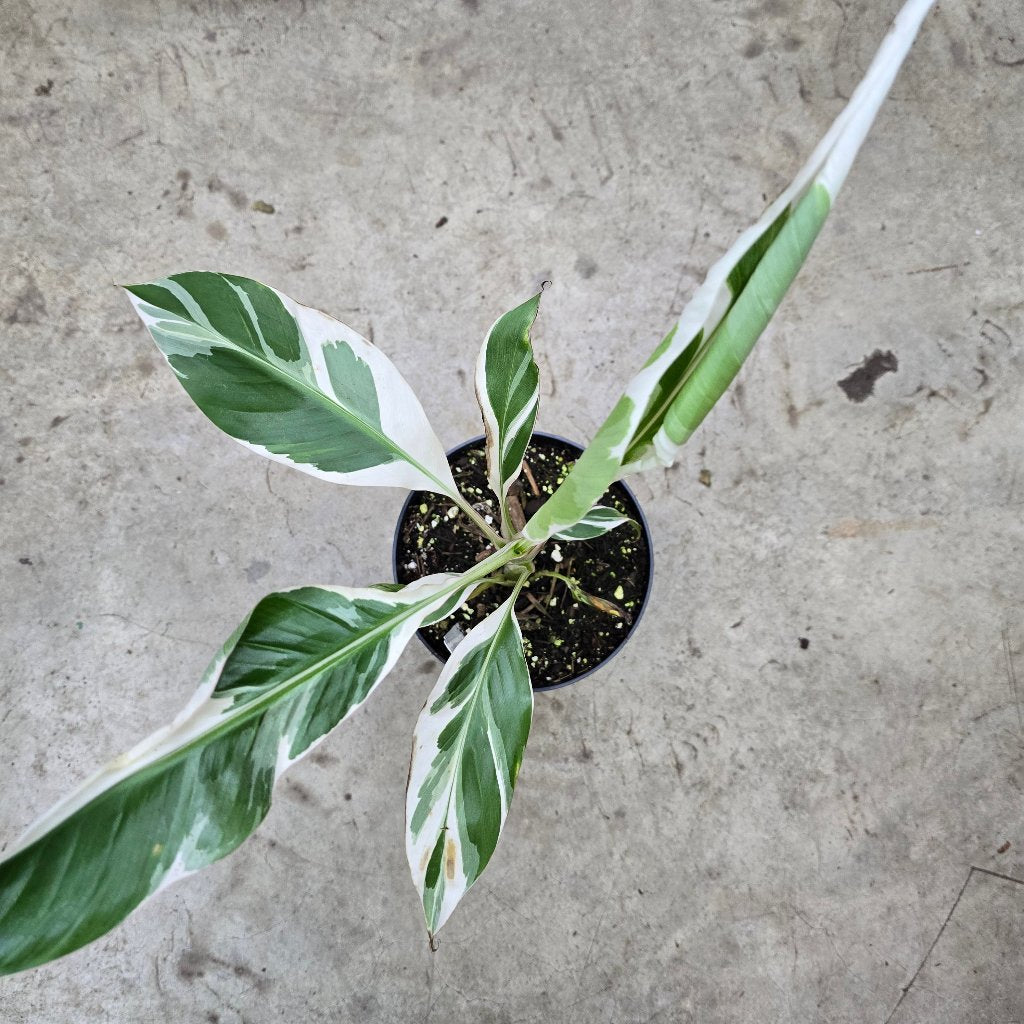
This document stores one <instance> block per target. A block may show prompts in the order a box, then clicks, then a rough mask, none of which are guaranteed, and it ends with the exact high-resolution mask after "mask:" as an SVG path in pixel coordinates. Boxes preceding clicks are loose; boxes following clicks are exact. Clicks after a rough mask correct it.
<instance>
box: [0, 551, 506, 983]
mask: <svg viewBox="0 0 1024 1024" xmlns="http://www.w3.org/2000/svg"><path fill="white" fill-rule="evenodd" d="M498 560H499V559H497V558H492V559H489V560H488V563H489V564H491V565H493V564H494V563H495V562H496V561H498ZM481 564H483V563H481ZM478 577H479V572H478V571H476V570H474V572H473V573H469V574H466V576H465V577H458V576H449V575H437V576H429V577H425V578H424V579H421V580H417V581H416V582H414V583H411V584H409V585H408V586H407V587H405V588H403V589H401V590H399V591H396V592H388V591H386V590H382V589H376V588H362V589H360V588H340V587H301V588H298V589H296V590H287V591H282V592H279V593H274V594H270V595H269V596H268V597H265V598H264V599H263V600H262V601H260V603H259V604H258V605H256V607H255V608H254V609H253V611H252V612H251V613H250V615H249V616H248V618H247V619H246V620H245V621H244V622H243V623H242V624H241V625H240V626H239V627H238V629H237V630H236V631H235V633H234V634H233V635H232V636H231V638H230V639H229V640H228V642H227V643H226V644H225V645H224V647H223V648H222V650H221V651H220V653H219V654H218V655H217V657H216V658H215V659H214V661H213V663H212V664H211V665H210V667H209V669H208V670H207V672H206V675H205V677H204V679H203V682H202V684H201V686H200V687H199V690H198V691H197V692H196V694H195V696H194V697H193V699H192V700H191V702H190V703H189V704H188V706H187V707H186V708H185V709H184V710H183V711H182V712H181V714H180V715H178V717H177V718H176V719H175V720H174V721H173V722H172V723H171V724H170V725H168V726H166V727H164V728H162V729H160V730H159V731H157V732H156V733H154V734H153V735H152V736H150V737H149V738H148V739H146V740H144V741H143V742H141V743H140V744H138V745H137V746H136V747H134V748H133V749H131V750H129V751H128V752H127V753H126V754H124V755H123V756H121V757H119V758H117V759H116V760H114V761H112V762H111V763H110V764H108V765H107V766H106V767H105V768H103V769H101V770H100V771H99V772H97V773H96V774H95V775H93V776H92V777H91V778H90V779H88V780H87V781H86V782H85V783H83V784H82V785H81V786H80V787H79V788H78V789H77V790H75V791H74V792H72V793H71V794H70V795H69V796H67V797H66V798H65V799H63V800H62V801H60V803H58V804H57V805H56V806H54V807H53V808H52V809H51V810H50V811H48V812H47V813H46V814H44V815H43V816H42V817H41V818H40V819H39V820H38V821H37V822H36V823H35V824H34V825H33V826H32V827H31V828H29V830H28V831H27V832H26V834H25V835H24V836H23V837H22V838H21V840H20V841H19V842H18V843H17V844H16V845H15V846H14V847H13V848H12V849H11V850H10V851H9V852H7V853H6V855H5V857H4V859H3V860H2V861H0V974H9V973H13V972H15V971H20V970H24V969H25V968H28V967H33V966H36V965H37V964H41V963H45V962H46V961H48V960H53V959H55V958H56V957H59V956H63V955H64V954H65V953H69V952H71V951H72V950H74V949H78V948H79V947H80V946H82V945H84V944H85V943H87V942H90V941H91V940H93V939H95V938H97V937H98V936H100V935H102V934H104V933H105V932H107V931H109V930H110V929H111V928H113V927H114V926H115V925H116V924H118V923H119V922H120V921H122V920H123V919H124V918H125V917H126V916H127V915H128V914H129V913H130V912H131V911H132V910H133V909H134V908H135V907H137V906H138V905H139V904H140V903H141V902H142V901H143V900H145V899H146V898H147V897H149V896H152V895H153V894H154V893H156V892H158V891H159V890H160V889H162V888H164V887H165V886H167V885H169V884H170V883H171V882H173V881H175V880H177V879H179V878H183V877H185V876H186V875H189V874H192V873H193V872H194V871H197V870H198V869H199V868H202V867H205V866H206V865H208V864H211V863H213V862H214V861H216V860H218V859H220V858H221V857H224V856H225V855H226V854H228V853H230V852H231V851H232V850H234V849H235V848H236V847H237V846H238V845H239V844H240V843H241V842H242V841H243V840H244V839H245V838H246V837H247V836H248V835H249V834H250V833H251V832H252V831H253V830H254V829H255V828H256V826H257V825H258V824H259V823H260V822H261V821H262V820H263V817H264V816H265V815H266V813H267V810H268V809H269V807H270V801H271V791H272V790H273V787H274V783H275V781H276V780H277V779H278V778H279V777H280V775H281V773H282V772H283V771H284V770H285V769H286V768H288V767H289V765H291V764H292V763H293V762H294V761H296V760H297V759H298V758H300V757H301V756H303V755H304V754H306V753H307V752H308V751H309V750H311V749H312V748H313V747H314V746H315V745H316V744H317V743H319V742H320V741H321V740H322V739H323V738H324V736H326V734H327V733H328V732H329V731H330V730H331V729H333V728H334V726H336V725H337V724H338V723H339V722H341V721H342V720H343V719H344V718H346V717H347V716H348V715H350V714H351V713H352V712H353V711H354V710H355V709H356V708H357V707H359V705H360V704H362V702H363V701H364V700H366V698H367V697H368V696H369V694H370V692H371V691H372V690H373V688H374V687H375V686H376V685H377V684H378V683H379V682H380V680H381V679H383V678H384V676H385V675H387V673H388V672H389V671H390V669H391V667H392V666H393V665H394V663H395V661H396V659H397V658H398V656H399V654H400V653H401V652H402V650H403V648H404V647H405V645H406V643H407V642H408V641H409V639H410V637H411V636H412V635H413V633H414V632H415V630H416V629H417V628H418V627H419V626H420V625H421V624H423V623H424V622H431V621H437V620H439V619H441V618H444V617H445V616H447V615H449V614H451V613H452V611H454V609H455V608H456V607H458V605H459V604H460V603H461V602H462V601H463V600H464V599H465V597H466V596H467V594H468V592H469V590H471V589H472V587H473V586H474V580H475V579H476V578H478ZM133 699H134V698H133ZM11 795H12V796H13V794H11Z"/></svg>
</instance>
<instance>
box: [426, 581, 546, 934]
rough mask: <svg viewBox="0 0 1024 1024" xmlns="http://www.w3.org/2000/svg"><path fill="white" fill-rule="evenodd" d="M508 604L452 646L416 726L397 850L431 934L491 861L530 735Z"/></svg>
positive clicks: (528, 703)
mask: <svg viewBox="0 0 1024 1024" xmlns="http://www.w3.org/2000/svg"><path fill="white" fill-rule="evenodd" d="M514 604H515V595H513V596H512V597H510V598H509V599H508V600H507V601H506V602H505V603H504V604H503V605H502V606H501V607H500V608H498V609H497V610H495V611H494V612H492V613H491V614H490V615H489V616H488V617H487V618H486V619H484V620H483V622H481V623H480V624H479V625H477V626H475V627H474V628H473V629H472V630H470V632H469V634H468V635H467V636H466V638H465V639H464V640H463V641H462V643H460V644H459V646H458V647H456V648H455V652H454V653H453V654H452V656H451V658H449V660H448V662H447V664H446V665H445V667H444V669H443V671H442V672H441V676H440V678H439V679H438V681H437V685H436V686H435V687H434V689H433V690H432V691H431V694H430V696H429V697H428V698H427V703H426V705H425V706H424V708H423V711H422V713H421V714H420V717H419V720H418V721H417V723H416V732H415V735H414V738H413V752H412V763H411V765H410V768H409V788H408V793H407V796H406V853H407V854H408V857H409V867H410V868H411V870H412V877H413V881H414V882H415V884H416V888H417V889H418V890H419V893H420V897H421V898H422V901H423V912H424V915H425V917H426V921H427V929H428V931H429V932H430V934H431V935H434V934H435V933H436V932H437V931H438V929H439V928H440V927H441V926H442V925H443V924H444V923H445V921H447V920H448V917H449V915H450V914H451V912H452V911H453V910H454V909H455V906H456V904H457V903H458V902H459V900H460V899H461V898H462V896H463V895H464V894H465V892H466V890H467V889H468V888H469V887H470V886H471V885H472V884H473V883H474V882H475V881H476V880H477V879H478V878H479V877H480V874H481V873H482V872H483V870H484V868H485V867H486V866H487V863H488V861H489V860H490V859H491V854H492V853H493V852H494V848H495V846H496V844H497V842H498V837H499V835H500V834H501V829H502V826H503V825H504V823H505V816H506V815H507V814H508V807H509V803H510V801H511V799H512V791H513V789H514V788H515V784H516V776H517V775H518V774H519V766H520V764H521V763H522V759H523V750H524V749H525V747H526V739H527V736H528V735H529V732H530V720H531V718H532V716H533V688H532V687H531V685H530V673H529V670H528V668H527V665H526V656H525V655H524V654H523V643H522V635H521V633H520V632H519V624H518V622H517V621H516V617H515V613H514V611H513V606H514Z"/></svg>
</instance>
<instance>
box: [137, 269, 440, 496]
mask: <svg viewBox="0 0 1024 1024" xmlns="http://www.w3.org/2000/svg"><path fill="white" fill-rule="evenodd" d="M126 291H127V292H128V293H129V295H130V297H131V300H132V303H133V305H134V306H135V310H136V312H137V313H138V314H139V316H140V317H141V318H142V321H143V323H144V324H145V325H146V326H147V327H148V328H149V331H150V333H151V334H152V336H153V340H154V341H155V342H156V343H157V345H158V346H159V348H160V350H161V351H162V352H163V354H164V355H165V356H166V357H167V361H168V362H169V363H170V364H171V367H172V368H173V370H174V372H175V373H176V374H177V375H178V379H179V380H180V381H181V383H182V386H183V387H184V388H185V390H186V391H187V392H188V393H189V395H190V396H191V397H192V399H193V400H194V401H195V403H196V405H198V406H199V408H200V409H201V410H202V411H203V412H204V413H205V414H206V415H207V416H208V417H209V418H210V419H211V420H212V421H213V422H214V423H215V424H216V425H217V426H218V427H220V428H221V430H223V431H225V433H227V434H230V435H231V436H232V437H233V438H235V439H236V440H238V441H241V442H242V443H243V444H244V445H246V446H247V447H248V448H252V449H253V450H254V451H257V452H259V453H260V454H262V455H266V456H267V457H268V458H271V459H273V460H275V461H276V462H283V463H286V464H287V465H291V466H295V467H296V468H297V469H301V470H302V471H303V472H306V473H310V474H312V475H313V476H317V477H320V478H322V479H325V480H331V481H334V482H336V483H346V484H367V485H378V486H384V487H405V488H409V489H411V490H428V491H436V492H439V493H442V494H446V495H449V496H451V497H455V496H456V494H457V491H456V488H455V482H454V480H453V479H452V475H451V471H450V470H449V468H448V460H447V459H446V458H445V454H444V449H443V447H442V445H441V442H440V441H439V440H438V438H437V436H436V435H435V434H434V432H433V430H432V429H431V427H430V424H429V423H428V422H427V418H426V415H425V414H424V412H423V407H422V406H421V405H420V403H419V400H418V399H417V398H416V396H415V394H413V391H412V389H411V388H410V387H409V385H408V384H407V383H406V381H405V380H404V378H403V377H402V375H401V374H400V373H399V372H398V370H397V369H395V366H394V364H393V363H392V362H391V361H390V360H389V359H388V358H387V356H385V355H384V353H383V352H381V351H380V349H378V348H376V347H375V346H374V345H371V344H370V342H368V341H367V340H366V339H365V338H362V337H360V336H359V335H358V334H357V333H356V332H355V331H353V330H352V329H351V328H350V327H346V326H345V325H344V324H343V323H340V322H339V321H337V320H335V319H333V318H332V317H329V316H327V315H326V314H325V313H321V312H319V311H318V310H315V309H311V308H309V307H308V306H302V305H300V304H299V303H297V302H295V301H294V300H293V299H290V298H288V296H286V295H282V294H281V293H280V292H277V291H275V290H274V289H273V288H268V287H267V286H266V285H263V284H260V283H259V282H257V281H251V280H249V279H248V278H244V277H233V276H231V275H229V274H213V273H201V272H192V273H185V274H176V275H174V276H173V277H168V278H165V279H163V280H160V281H154V282H152V283H151V284H139V285H129V286H127V288H126Z"/></svg>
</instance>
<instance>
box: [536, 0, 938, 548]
mask: <svg viewBox="0 0 1024 1024" xmlns="http://www.w3.org/2000/svg"><path fill="white" fill-rule="evenodd" d="M933 2H934V0H908V2H907V3H906V4H905V5H904V7H903V9H902V10H901V11H900V13H899V14H898V15H897V17H896V19H895V21H894V23H893V25H892V28H891V29H890V31H889V33H888V35H887V36H886V38H885V39H884V41H883V42H882V45H881V47H880V49H879V51H878V53H877V55H876V56H875V59H874V61H873V62H872V64H871V67H870V68H869V69H868V72H867V74H866V75H865V77H864V80H863V81H862V82H861V83H860V85H859V86H858V87H857V88H856V89H855V90H854V93H853V96H852V97H851V98H850V102H849V103H848V104H847V106H846V107H845V109H844V110H843V111H842V113H840V115H839V116H838V117H837V118H836V120H835V122H834V123H833V124H832V127H831V128H830V129H829V131H828V132H827V133H826V135H825V136H824V138H823V139H822V140H821V142H820V143H819V144H818V146H817V148H816V149H815V150H814V153H813V154H812V155H811V158H810V160H808V162H807V163H806V165H805V166H804V167H803V168H802V169H801V170H800V172H799V173H798V174H797V176H796V178H795V179H794V180H793V182H792V184H791V185H790V186H789V187H788V188H787V189H786V190H785V191H784V192H783V193H782V195H780V196H779V198H778V199H776V200H775V202H773V203H772V204H771V205H770V206H769V207H768V209H767V210H766V211H765V212H764V214H763V216H762V217H761V219H760V220H759V221H758V222H757V223H756V224H755V225H754V226H753V227H751V228H749V229H748V230H747V231H745V232H743V234H741V235H740V236H739V238H737V240H736V242H735V243H734V244H733V246H732V247H731V248H730V249H729V251H728V252H727V253H726V254H725V255H724V256H723V257H722V258H721V259H720V260H719V261H718V262H717V263H716V264H715V265H714V266H713V267H712V268H711V270H710V271H709V273H708V276H707V278H706V279H705V281H704V283H703V284H702V285H701V286H700V288H698V289H697V291H696V292H695V293H694V296H693V298H692V300H691V301H690V302H689V304H688V305H687V306H686V308H685V309H684V310H683V313H682V316H681V317H680V318H679V322H678V324H677V325H676V326H675V327H674V328H673V329H672V331H670V332H669V334H668V336H667V337H666V338H665V339H664V341H662V343H661V344H660V345H659V346H658V348H657V349H655V351H654V353H653V355H652V356H651V358H650V359H649V360H648V361H647V363H646V365H645V366H644V367H643V369H641V370H640V372H639V373H638V374H637V375H636V376H635V377H634V378H633V379H632V380H631V381H630V382H629V384H628V385H627V387H626V390H625V393H624V394H623V395H622V397H621V398H620V399H619V401H618V403H617V404H616V405H615V407H614V409H613V410H612V412H611V414H610V415H609V417H608V419H607V420H605V422H604V424H603V425H602V426H601V428H600V429H599V431H598V433H597V435H596V436H595V437H594V440H593V441H592V442H591V444H590V446H589V447H588V448H587V450H586V451H585V452H584V453H583V455H582V456H581V457H580V459H579V460H578V461H577V462H576V464H575V466H574V467H573V468H572V470H570V472H569V473H568V475H567V476H566V478H565V481H564V482H563V484H562V485H561V486H560V487H559V488H558V489H557V490H556V491H555V493H554V494H553V495H552V497H551V499H550V500H549V501H548V502H546V503H545V504H544V505H543V506H542V507H541V508H540V509H539V510H538V511H537V513H536V514H535V515H534V517H533V519H531V520H530V522H529V523H527V526H526V530H525V531H524V536H526V537H528V538H530V539H531V540H534V541H537V542H540V541H542V540H545V539H546V538H548V537H550V536H552V535H554V534H555V533H557V532H558V531H560V530H564V529H566V528H568V527H570V526H572V525H573V524H574V523H575V522H577V521H578V520H579V518H580V517H581V516H582V515H583V514H584V513H585V512H586V510H587V509H588V508H590V507H591V505H593V503H594V502H595V501H597V500H598V498H600V496H601V495H602V494H603V493H604V491H605V490H606V489H607V488H608V486H609V484H611V483H612V482H613V481H614V480H616V479H618V478H619V477H620V476H622V475H623V474H624V473H628V472H632V471H635V470H639V469H645V468H648V467H651V466H655V465H666V466H668V465H671V464H672V462H673V461H674V459H675V457H676V455H677V453H678V451H679V447H680V446H681V445H682V444H683V443H684V442H685V441H686V440H687V439H688V438H689V437H690V436H691V434H692V433H693V432H694V431H695V430H696V429H697V427H698V425H699V424H700V422H701V421H702V420H703V419H704V417H705V416H706V415H707V414H708V412H709V411H710V410H711V408H712V406H713V405H714V404H715V402H717V401H718V399H719V398H720V397H721V395H722V394H723V392H724V391H725V389H726V388H727V387H728V386H729V384H730V383H731V382H732V380H733V378H734V377H735V376H736V373H737V372H738V371H739V368H740V366H741V365H742V363H743V361H744V359H746V357H747V355H749V353H750V351H751V349H752V348H753V346H754V344H755V342H756V341H757V339H758V337H760V335H761V332H762V331H763V330H764V328H765V326H766V325H767V323H768V321H769V319H770V318H771V316H772V314H773V313H774V312H775V310H776V309H777V308H778V306H779V303H780V302H781V301H782V298H783V296H784V295H785V293H786V291H787V289H788V288H789V285H790V284H791V283H792V281H793V279H794V277H795V276H796V273H797V271H798V270H799V269H800V266H801V265H802V263H803V262H804V260H805V259H806V257H807V254H808V252H809V251H810V248H811V245H812V244H813V242H814V239H815V238H816V237H817V234H818V231H819V230H820V228H821V226H822V224H823V223H824V221H825V218H826V216H827V215H828V212H829V210H830V209H831V206H832V204H833V202H834V201H835V198H836V195H837V194H838V192H839V189H840V187H841V185H842V184H843V181H844V180H845V179H846V175H847V173H848V171H849V169H850V166H851V164H852V163H853V159H854V157H855V156H856V154H857V151H858V150H859V148H860V146H861V144H862V143H863V141H864V138H865V137H866V135H867V133H868V130H869V128H870V127H871V124H872V122H873V121H874V119H875V115H876V114H877V113H878V109H879V107H880V106H881V104H882V102H883V100H884V99H885V97H886V95H887V94H888V92H889V89H890V87H891V86H892V83H893V80H894V79H895V77H896V74H897V72H898V71H899V69H900V66H901V64H902V63H903V60H904V58H905V57H906V55H907V52H908V50H909V49H910V45H911V43H912V42H913V41H914V37H915V36H916V35H917V31H918V29H919V27H920V25H921V22H922V21H923V19H924V17H925V15H926V14H927V13H928V11H929V9H930V8H931V6H932V4H933Z"/></svg>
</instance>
